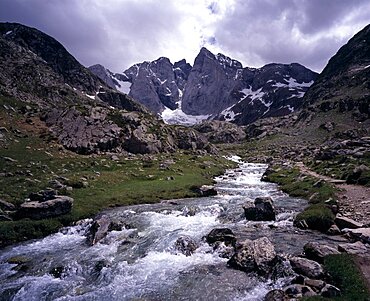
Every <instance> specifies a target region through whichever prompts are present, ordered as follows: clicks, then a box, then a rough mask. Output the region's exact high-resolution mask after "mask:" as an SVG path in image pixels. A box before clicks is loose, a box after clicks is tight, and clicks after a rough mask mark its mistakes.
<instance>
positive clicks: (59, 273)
mask: <svg viewBox="0 0 370 301" xmlns="http://www.w3.org/2000/svg"><path fill="white" fill-rule="evenodd" d="M63 272H64V267H63V266H57V267H54V268H51V269H50V271H49V274H50V275H52V276H54V278H61V277H62V274H63Z"/></svg>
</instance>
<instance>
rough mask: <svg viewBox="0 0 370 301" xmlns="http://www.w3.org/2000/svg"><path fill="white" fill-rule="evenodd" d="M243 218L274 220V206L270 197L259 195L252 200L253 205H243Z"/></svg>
mask: <svg viewBox="0 0 370 301" xmlns="http://www.w3.org/2000/svg"><path fill="white" fill-rule="evenodd" d="M243 209H244V214H245V218H246V219H247V220H252V221H271V220H275V215H276V213H275V208H274V204H273V201H272V199H271V198H270V197H259V198H256V199H255V200H254V206H252V205H250V204H245V205H243Z"/></svg>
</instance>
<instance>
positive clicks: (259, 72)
mask: <svg viewBox="0 0 370 301" xmlns="http://www.w3.org/2000/svg"><path fill="white" fill-rule="evenodd" d="M90 70H91V71H92V72H94V73H95V74H96V75H97V76H98V77H100V78H101V79H102V80H104V81H105V82H106V83H107V84H109V85H111V86H112V87H113V85H114V86H115V87H116V89H118V90H121V91H123V92H124V93H127V94H129V95H130V96H132V97H133V98H134V99H137V100H138V101H139V102H140V103H142V104H144V105H145V106H146V107H148V108H149V109H150V110H151V111H152V112H154V113H157V114H160V115H161V116H162V118H163V119H164V120H165V121H166V122H168V123H181V124H194V123H198V122H199V121H202V120H205V119H219V120H225V121H232V122H234V123H236V124H239V125H242V124H249V123H251V122H253V121H255V120H257V119H259V118H265V117H271V116H282V115H287V114H289V113H292V112H294V111H295V110H297V109H298V108H300V107H301V105H302V97H303V95H304V93H305V92H306V91H307V89H308V88H309V87H310V86H311V85H312V84H313V81H314V80H315V78H316V75H317V74H316V73H314V72H312V71H311V70H309V69H307V68H305V67H304V66H302V65H299V64H296V63H294V64H290V65H285V64H268V65H266V66H264V67H262V68H259V69H256V68H248V67H246V68H243V66H242V64H241V63H240V62H238V61H236V60H233V59H231V58H229V57H227V56H225V55H223V54H217V55H214V54H213V53H211V52H210V51H209V50H207V49H206V48H202V49H201V50H200V52H199V54H198V56H197V57H196V59H195V62H194V66H193V67H191V66H190V65H189V64H188V63H186V61H185V60H182V61H180V62H177V63H175V64H173V65H172V64H171V62H170V61H169V60H168V59H167V58H163V57H162V58H159V59H158V60H156V61H153V62H144V63H141V64H136V65H134V66H132V67H130V68H129V69H128V70H126V71H124V72H123V73H122V74H119V73H116V74H113V73H112V72H111V71H109V70H106V69H105V68H104V67H102V66H100V65H94V66H91V67H90ZM123 87H124V90H122V89H123Z"/></svg>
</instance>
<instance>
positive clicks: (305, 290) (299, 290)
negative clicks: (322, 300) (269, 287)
mask: <svg viewBox="0 0 370 301" xmlns="http://www.w3.org/2000/svg"><path fill="white" fill-rule="evenodd" d="M284 292H285V293H286V294H287V295H288V296H289V297H292V298H301V297H312V296H315V295H317V294H316V293H315V292H314V291H313V289H312V288H310V287H309V286H306V285H302V284H291V285H289V286H287V287H285V288H284Z"/></svg>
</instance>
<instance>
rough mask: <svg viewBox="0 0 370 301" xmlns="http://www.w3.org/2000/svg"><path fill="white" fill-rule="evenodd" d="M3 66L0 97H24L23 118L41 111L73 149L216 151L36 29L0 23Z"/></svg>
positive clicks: (13, 99) (160, 66)
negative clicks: (118, 88) (166, 121)
mask: <svg viewBox="0 0 370 301" xmlns="http://www.w3.org/2000/svg"><path fill="white" fill-rule="evenodd" d="M163 66H164V67H163ZM165 66H166V60H163V62H162V60H159V62H158V70H162V69H163V68H165ZM171 68H172V67H171ZM97 69H99V68H97ZM0 70H1V71H0V97H1V98H2V99H6V102H7V103H12V102H13V103H16V102H19V101H21V102H23V103H24V105H20V106H19V107H22V110H20V111H19V113H21V114H23V115H24V117H25V119H26V118H27V117H28V116H29V115H30V114H32V116H34V115H35V114H36V116H39V117H40V118H41V120H42V121H43V122H45V124H46V125H47V126H48V128H49V130H50V132H51V133H52V134H53V135H54V136H55V138H56V139H57V140H58V141H59V143H61V144H62V145H63V146H65V147H66V148H68V149H70V150H72V151H76V152H78V153H82V154H89V153H95V152H99V151H119V152H121V151H128V152H133V153H156V152H172V151H175V150H177V149H189V150H201V151H211V152H212V151H214V148H212V147H211V146H210V145H209V143H208V141H207V139H206V138H205V137H204V136H202V135H201V134H199V133H198V132H196V131H195V130H190V129H183V128H176V127H167V126H166V125H165V124H164V123H163V122H162V121H160V120H158V119H157V118H156V117H155V116H153V115H152V114H151V113H150V112H149V111H148V110H147V109H146V108H145V107H143V106H142V105H140V104H139V103H137V102H136V101H134V100H133V99H132V98H131V97H129V96H127V95H125V94H123V93H120V92H118V91H116V90H113V89H112V88H110V87H109V86H112V83H107V84H106V83H105V82H106V81H105V82H104V80H101V79H99V78H98V77H97V76H95V75H94V74H93V73H91V72H90V71H89V70H88V69H87V68H85V67H83V66H82V65H81V64H80V63H79V62H78V61H77V60H76V59H75V58H74V57H73V56H72V55H71V54H69V53H68V51H67V50H66V49H65V48H64V47H63V46H62V45H61V44H60V43H59V42H58V41H56V40H55V39H53V38H52V37H50V36H48V35H46V34H44V33H42V32H40V31H38V30H37V29H34V28H30V27H27V26H24V25H21V24H16V23H0ZM100 70H101V71H105V70H103V69H101V68H100ZM128 74H129V73H128ZM180 76H181V75H179V77H180ZM9 99H11V100H9ZM171 101H172V100H169V103H171ZM174 101H175V100H174ZM10 106H11V105H10ZM4 108H5V107H4ZM4 108H1V110H3V109H4ZM6 108H9V106H7V107H6ZM6 108H5V109H6ZM12 108H13V109H14V111H16V109H15V106H14V107H12ZM5 113H6V114H8V113H7V112H5Z"/></svg>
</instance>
